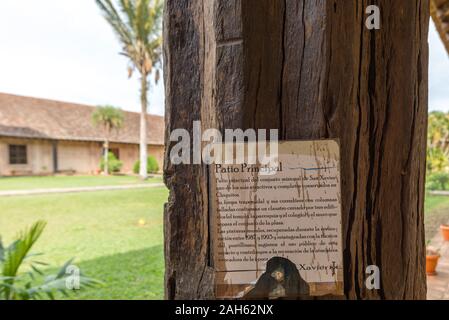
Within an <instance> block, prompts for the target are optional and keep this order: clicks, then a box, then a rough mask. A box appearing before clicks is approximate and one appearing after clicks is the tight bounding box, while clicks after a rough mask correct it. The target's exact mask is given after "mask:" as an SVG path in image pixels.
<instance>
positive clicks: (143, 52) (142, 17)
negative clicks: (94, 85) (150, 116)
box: [96, 0, 164, 179]
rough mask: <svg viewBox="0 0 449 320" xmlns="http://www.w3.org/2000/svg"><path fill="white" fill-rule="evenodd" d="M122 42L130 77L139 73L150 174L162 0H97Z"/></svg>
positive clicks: (143, 145)
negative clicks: (150, 109) (151, 92)
mask: <svg viewBox="0 0 449 320" xmlns="http://www.w3.org/2000/svg"><path fill="white" fill-rule="evenodd" d="M96 2H97V5H98V6H99V7H100V9H101V11H102V13H103V15H104V17H105V19H106V20H107V21H108V22H109V24H110V25H111V27H112V29H113V30H114V32H115V34H116V35H117V37H118V39H119V41H120V43H121V45H122V48H123V49H122V52H121V54H122V55H124V56H126V57H127V58H128V59H129V67H128V76H129V77H131V76H132V74H133V71H134V70H137V71H138V72H139V73H140V86H141V92H140V103H141V114H140V163H141V165H140V170H139V174H140V176H141V177H142V179H145V178H146V177H147V148H148V147H147V145H148V144H147V117H146V114H147V106H148V99H147V93H148V89H149V82H148V76H149V75H150V74H152V72H153V71H154V73H155V82H156V83H157V82H158V81H159V78H160V67H161V64H162V61H161V60H162V59H161V58H162V49H161V45H162V13H163V6H164V5H163V0H117V1H115V2H114V3H115V4H114V3H113V2H112V1H111V0H96Z"/></svg>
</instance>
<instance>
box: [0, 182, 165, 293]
mask: <svg viewBox="0 0 449 320" xmlns="http://www.w3.org/2000/svg"><path fill="white" fill-rule="evenodd" d="M76 178H78V177H76ZM114 178H115V177H114ZM23 184H25V183H23ZM50 184H51V185H55V184H56V183H50V182H48V184H47V185H50ZM167 195H168V191H167V190H166V189H165V188H150V189H134V190H125V191H107V192H91V193H77V194H53V195H44V196H27V197H4V198H2V197H0V235H2V237H3V240H4V242H6V243H9V242H10V241H11V240H13V238H14V236H15V234H16V233H17V232H18V231H19V230H21V229H23V228H25V227H27V226H29V225H31V224H32V223H33V222H35V221H36V220H39V219H43V220H46V221H47V222H48V225H47V228H46V230H45V231H44V234H43V236H42V238H41V239H40V240H39V242H38V243H37V246H36V248H35V250H34V252H43V253H45V255H44V256H43V260H45V261H46V262H49V263H51V265H53V266H55V267H56V266H60V265H62V264H63V263H64V262H65V261H66V260H68V259H70V258H72V257H76V261H75V264H76V265H78V266H79V267H80V268H81V270H82V272H83V273H85V274H86V275H89V276H92V277H95V278H98V279H100V280H102V281H104V282H105V286H104V287H101V288H95V289H89V290H86V291H84V292H81V293H79V294H77V295H75V296H73V298H77V299H161V298H162V297H163V270H164V262H163V233H162V221H163V203H164V202H165V201H166V199H167ZM140 219H145V221H146V224H145V226H139V223H138V222H139V220H140ZM41 260H42V259H41Z"/></svg>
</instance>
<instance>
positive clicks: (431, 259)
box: [426, 253, 440, 276]
mask: <svg viewBox="0 0 449 320" xmlns="http://www.w3.org/2000/svg"><path fill="white" fill-rule="evenodd" d="M438 259H440V255H439V254H436V253H435V254H427V255H426V273H427V275H428V276H433V275H436V274H437V272H436V268H437V265H438Z"/></svg>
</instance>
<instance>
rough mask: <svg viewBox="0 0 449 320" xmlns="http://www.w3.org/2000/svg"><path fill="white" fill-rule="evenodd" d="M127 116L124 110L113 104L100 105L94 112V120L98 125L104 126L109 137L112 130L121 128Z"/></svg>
mask: <svg viewBox="0 0 449 320" xmlns="http://www.w3.org/2000/svg"><path fill="white" fill-rule="evenodd" d="M124 121H125V117H124V115H123V112H122V110H120V109H119V108H116V107H113V106H108V105H106V106H98V107H97V108H96V109H95V111H94V112H93V113H92V122H93V123H94V125H96V126H103V127H104V128H105V131H106V134H107V136H108V137H107V139H108V138H109V134H110V130H113V129H116V130H118V129H120V128H121V127H123V123H124Z"/></svg>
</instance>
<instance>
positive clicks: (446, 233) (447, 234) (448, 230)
mask: <svg viewBox="0 0 449 320" xmlns="http://www.w3.org/2000/svg"><path fill="white" fill-rule="evenodd" d="M440 230H441V234H442V235H443V239H444V241H449V224H442V225H441V226H440Z"/></svg>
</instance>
